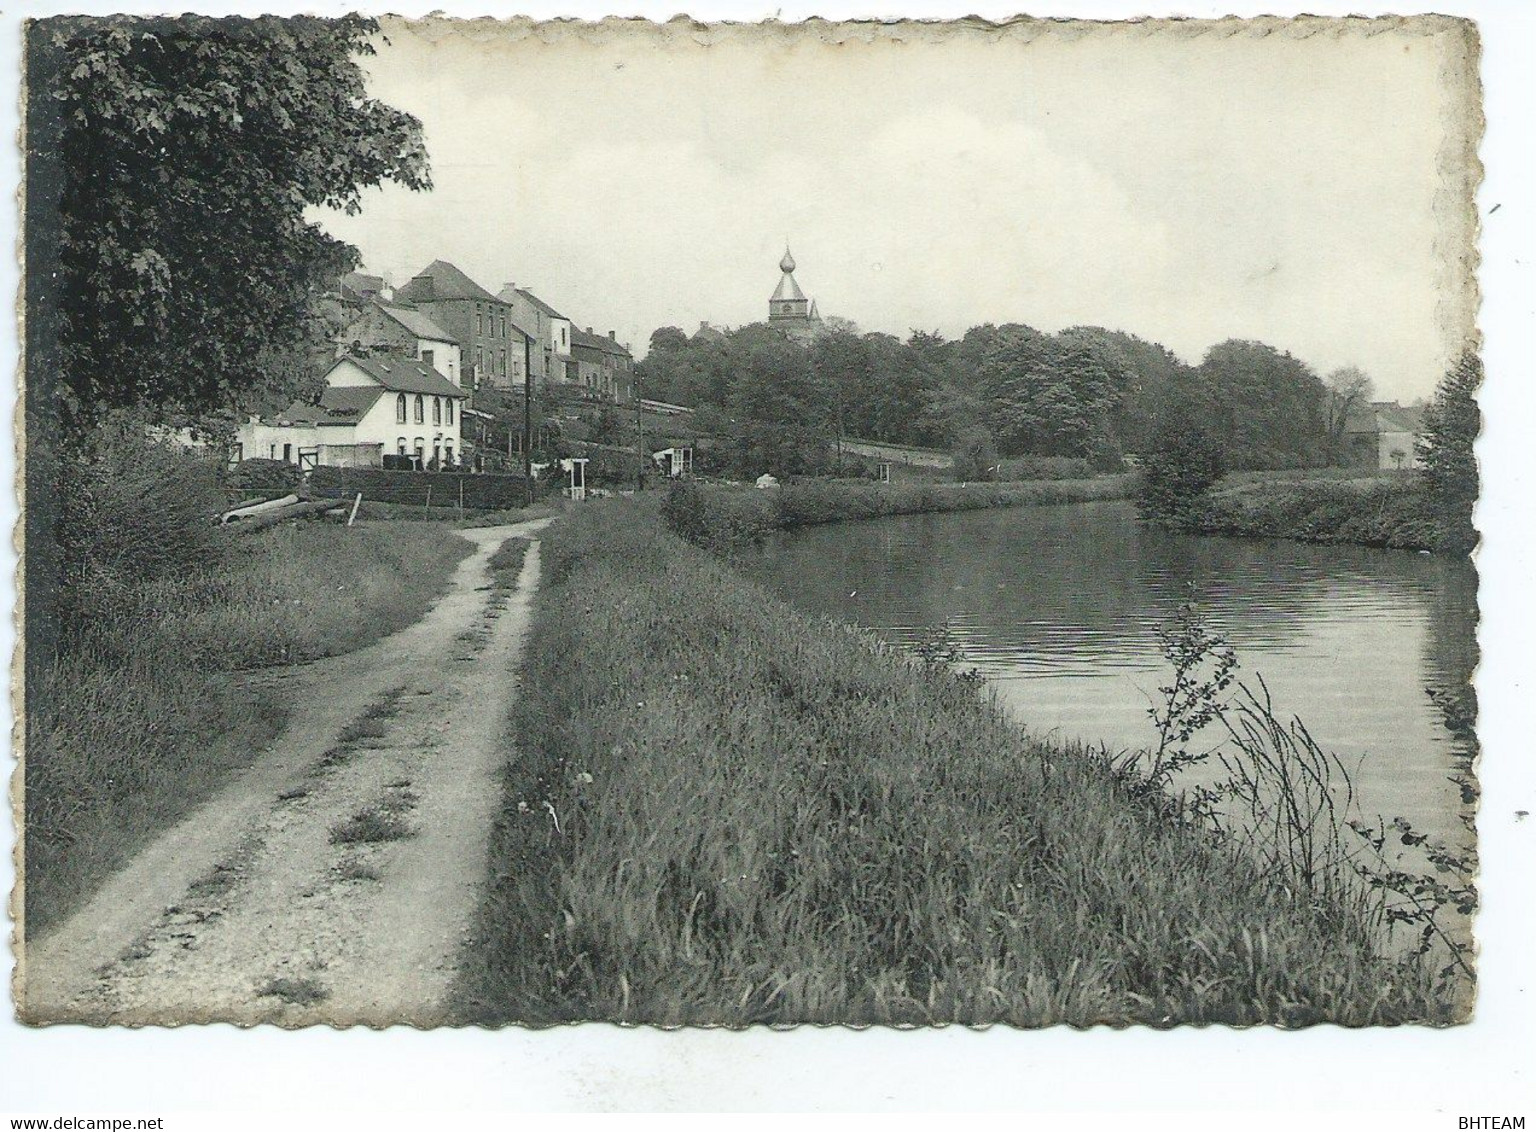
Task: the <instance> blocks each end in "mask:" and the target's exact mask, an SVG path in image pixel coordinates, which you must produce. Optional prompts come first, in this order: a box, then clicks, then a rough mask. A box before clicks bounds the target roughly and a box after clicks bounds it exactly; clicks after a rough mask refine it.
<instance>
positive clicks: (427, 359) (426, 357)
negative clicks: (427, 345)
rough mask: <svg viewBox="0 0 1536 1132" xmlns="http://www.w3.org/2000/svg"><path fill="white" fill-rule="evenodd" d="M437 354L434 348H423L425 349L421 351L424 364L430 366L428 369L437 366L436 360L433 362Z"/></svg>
mask: <svg viewBox="0 0 1536 1132" xmlns="http://www.w3.org/2000/svg"><path fill="white" fill-rule="evenodd" d="M435 356H436V355H435V352H434V351H432V350H423V351H422V352H421V360H422V363H423V364H424V365H426V367H427V368H428V369H433V368H435V366H436V363H435V362H433V360H432V359H433V357H435Z"/></svg>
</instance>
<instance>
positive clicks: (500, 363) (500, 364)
mask: <svg viewBox="0 0 1536 1132" xmlns="http://www.w3.org/2000/svg"><path fill="white" fill-rule="evenodd" d="M496 355H497V356H496V367H497V369H496V372H497V373H499V374H501V376H502V377H506V376H507V352H506V351H505V350H497V351H496Z"/></svg>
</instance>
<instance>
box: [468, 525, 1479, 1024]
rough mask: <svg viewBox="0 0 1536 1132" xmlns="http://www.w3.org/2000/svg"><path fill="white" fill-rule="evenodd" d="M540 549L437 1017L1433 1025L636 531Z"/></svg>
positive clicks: (620, 528)
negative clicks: (489, 823)
mask: <svg viewBox="0 0 1536 1132" xmlns="http://www.w3.org/2000/svg"><path fill="white" fill-rule="evenodd" d="M545 553H546V558H545V561H546V564H547V567H548V574H547V580H546V584H545V586H544V588H543V589H542V590H541V592H540V597H539V611H538V616H537V618H536V623H535V626H534V629H533V635H532V639H531V641H530V645H529V648H528V649H527V651H526V654H525V660H524V667H523V672H522V686H523V695H522V696H521V698H520V700H519V704H518V706H517V708H516V711H515V718H514V721H513V724H514V733H515V735H516V743H517V749H516V751H515V753H514V754H513V756H512V757H511V758H510V760H509V764H508V770H507V779H506V795H505V798H506V800H505V805H504V808H503V812H502V814H501V816H500V818H499V821H498V823H497V826H496V829H495V832H494V835H493V844H492V850H491V877H492V885H491V888H490V892H489V894H488V899H487V902H486V905H485V908H484V912H483V917H482V923H481V926H480V932H479V939H478V946H477V947H476V948H475V949H473V953H472V955H471V959H470V964H469V966H468V968H467V971H466V974H465V976H464V979H463V982H462V984H461V987H460V991H461V994H460V1001H461V1007H462V1010H463V1013H464V1015H465V1017H466V1018H467V1019H469V1020H473V1021H480V1022H524V1023H532V1024H545V1023H554V1022H562V1021H569V1020H574V1019H608V1020H620V1021H628V1022H648V1023H658V1024H684V1023H687V1024H723V1025H741V1024H748V1023H754V1022H767V1023H797V1022H836V1023H855V1024H858V1023H881V1024H908V1023H911V1024H928V1023H945V1022H962V1023H970V1024H978V1023H990V1022H1005V1023H1010V1024H1015V1025H1022V1026H1038V1025H1045V1024H1050V1023H1057V1022H1067V1023H1071V1024H1075V1025H1089V1024H1093V1023H1101V1022H1102V1023H1110V1024H1128V1023H1138V1022H1143V1023H1150V1024H1156V1025H1170V1024H1174V1023H1179V1022H1226V1023H1233V1024H1251V1023H1266V1022H1273V1023H1280V1024H1283V1025H1305V1024H1310V1023H1315V1022H1322V1021H1334V1022H1340V1023H1344V1024H1349V1025H1364V1024H1371V1023H1383V1022H1403V1021H1445V1020H1449V1019H1450V1018H1451V1017H1452V1015H1453V1013H1454V1009H1453V1007H1451V1006H1450V1005H1448V1004H1446V1003H1445V1002H1443V1001H1440V1000H1438V999H1437V998H1436V997H1435V994H1434V990H1433V987H1432V985H1431V982H1432V981H1431V979H1430V978H1429V977H1428V976H1427V975H1425V974H1424V973H1423V972H1421V971H1419V970H1418V969H1417V968H1415V967H1413V966H1411V965H1395V964H1393V963H1392V962H1390V961H1388V960H1386V959H1383V958H1382V957H1381V956H1380V955H1379V954H1378V953H1377V951H1376V947H1375V942H1376V941H1375V938H1374V936H1373V934H1372V932H1371V931H1370V928H1369V925H1367V924H1365V923H1363V922H1361V921H1360V920H1359V919H1357V918H1353V917H1351V916H1350V915H1349V914H1347V913H1348V910H1347V909H1343V910H1340V909H1336V908H1332V907H1328V906H1325V905H1324V904H1320V903H1319V902H1318V901H1316V900H1314V899H1311V898H1308V897H1306V896H1304V895H1302V894H1298V893H1297V892H1295V891H1294V890H1293V889H1290V888H1288V887H1287V886H1286V885H1284V884H1282V883H1278V882H1277V881H1276V880H1275V879H1273V878H1271V877H1270V876H1268V875H1266V872H1265V871H1264V869H1262V868H1261V867H1260V866H1259V865H1258V864H1257V863H1256V862H1255V861H1253V860H1252V859H1251V858H1250V857H1249V856H1247V855H1245V854H1243V853H1241V852H1238V851H1232V850H1229V849H1228V848H1226V847H1224V846H1223V845H1221V844H1220V843H1219V842H1218V841H1217V840H1216V839H1214V838H1211V837H1209V836H1206V835H1204V834H1202V833H1201V832H1200V831H1199V830H1197V829H1194V828H1191V827H1190V826H1188V825H1187V824H1183V823H1180V822H1178V821H1175V820H1170V817H1169V815H1168V813H1167V812H1166V809H1165V808H1164V807H1162V806H1160V805H1158V804H1157V803H1156V801H1155V800H1153V799H1151V798H1148V797H1147V796H1146V795H1145V793H1144V792H1141V791H1138V790H1136V789H1133V788H1132V787H1131V786H1130V785H1129V784H1128V783H1127V782H1126V781H1125V779H1124V778H1123V777H1121V776H1118V775H1116V773H1115V771H1114V768H1113V767H1112V766H1110V765H1109V763H1108V761H1107V760H1105V759H1103V758H1101V757H1097V756H1095V755H1093V754H1091V753H1087V752H1084V751H1083V750H1081V749H1079V748H1075V747H1070V746H1063V745H1059V744H1047V743H1042V742H1038V741H1034V740H1031V739H1029V738H1028V737H1027V736H1026V735H1025V734H1024V733H1023V732H1022V731H1021V730H1020V729H1019V728H1018V727H1017V726H1016V725H1015V724H1014V723H1013V722H1011V721H1010V720H1009V718H1008V717H1007V716H1006V715H1005V713H1004V712H1003V711H1002V710H1001V709H1000V708H999V707H998V706H997V705H996V704H995V703H993V702H992V701H991V700H990V699H988V698H987V697H986V695H985V694H984V693H983V692H981V691H979V690H978V689H977V687H976V685H975V682H974V681H970V680H967V679H964V678H957V677H954V676H952V675H951V674H950V673H949V672H948V671H947V669H945V668H944V667H943V666H942V665H941V664H936V663H934V662H932V661H929V660H924V659H922V658H917V657H913V656H911V655H909V654H906V653H903V652H900V651H897V650H894V649H891V648H888V647H885V646H882V645H881V644H880V643H878V642H877V641H876V640H874V639H872V638H871V637H870V636H868V635H867V634H865V633H862V632H860V631H858V630H855V629H853V628H850V627H846V626H843V625H840V624H837V623H834V622H831V621H821V620H815V619H812V618H809V617H806V616H803V615H801V614H799V613H797V612H795V611H793V610H791V609H790V608H789V607H787V606H785V605H783V604H782V603H780V602H778V601H776V600H774V599H773V598H771V597H769V596H768V595H767V594H766V593H764V592H763V591H762V590H760V589H759V588H757V587H756V586H754V585H752V584H750V583H748V582H747V581H745V580H744V579H743V578H741V577H740V576H738V575H736V574H734V573H733V572H731V571H730V570H729V569H728V568H727V567H726V566H725V565H723V564H722V563H721V562H719V561H718V560H716V559H714V558H712V557H710V556H709V555H707V554H705V553H703V552H701V551H700V550H697V549H695V548H693V547H690V546H688V545H686V544H685V543H684V542H682V541H681V540H679V539H677V538H674V537H672V536H671V535H669V534H667V533H666V532H665V531H663V530H661V529H658V527H657V525H656V524H655V522H654V520H653V518H652V516H651V514H650V513H649V512H648V511H647V510H645V509H643V508H640V507H638V506H636V505H635V504H633V503H631V502H621V501H615V502H613V503H600V504H593V505H589V506H587V507H585V508H583V509H581V510H580V511H579V512H578V513H576V514H575V515H573V516H572V517H571V518H570V519H569V520H568V521H567V522H566V523H564V524H562V526H561V527H559V528H557V529H555V530H552V531H551V532H550V533H549V535H548V536H547V538H546V541H545Z"/></svg>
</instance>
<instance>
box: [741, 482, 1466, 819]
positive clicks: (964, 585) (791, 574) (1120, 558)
mask: <svg viewBox="0 0 1536 1132" xmlns="http://www.w3.org/2000/svg"><path fill="white" fill-rule="evenodd" d="M747 570H748V572H749V573H751V574H753V575H754V576H755V577H756V578H757V579H758V580H759V581H760V582H762V583H764V584H766V585H767V586H769V588H771V589H772V590H774V591H775V592H777V593H779V594H780V595H781V596H783V597H784V598H786V599H788V600H789V601H790V602H791V603H793V604H795V605H797V606H799V607H800V608H802V609H805V610H809V611H811V612H815V613H825V614H830V615H832V616H835V617H839V618H842V619H845V620H848V621H851V622H854V623H857V624H859V625H863V626H866V627H869V628H871V629H874V630H876V631H877V632H879V633H880V634H882V635H883V636H885V637H887V638H889V639H891V640H893V641H897V642H901V643H912V642H913V641H915V640H917V639H919V638H921V637H923V636H924V635H925V634H929V633H931V632H932V631H933V629H934V627H935V626H942V625H944V624H946V623H947V624H948V625H949V628H950V633H951V637H952V639H953V641H954V642H955V643H956V644H958V645H959V647H960V648H961V649H962V650H964V653H965V662H964V663H965V665H966V666H970V667H975V668H977V669H979V670H980V671H981V673H982V674H983V675H984V676H985V677H986V678H987V679H988V680H989V681H990V682H991V684H992V685H993V686H994V687H995V688H996V689H997V690H998V693H999V695H1000V698H1001V699H1002V701H1003V702H1004V703H1005V704H1006V705H1007V706H1008V707H1009V708H1010V709H1011V710H1012V711H1013V712H1014V714H1015V715H1016V716H1017V718H1018V719H1019V720H1020V721H1021V722H1023V723H1024V724H1025V725H1026V726H1027V727H1028V728H1029V729H1030V730H1031V731H1032V732H1034V733H1036V734H1040V735H1045V734H1054V735H1057V736H1060V737H1063V738H1068V739H1079V740H1082V741H1084V742H1088V743H1093V744H1100V743H1102V744H1106V745H1107V746H1109V747H1110V748H1111V749H1112V750H1125V749H1137V748H1144V747H1146V746H1149V745H1151V744H1154V743H1155V733H1154V730H1153V725H1152V723H1151V721H1150V719H1149V718H1148V715H1147V708H1148V706H1149V704H1150V703H1151V702H1152V699H1153V697H1155V696H1156V695H1157V688H1158V686H1159V685H1160V684H1163V683H1165V682H1166V679H1167V677H1168V676H1169V675H1170V669H1169V667H1168V665H1167V662H1166V661H1165V660H1164V659H1163V657H1162V655H1161V653H1160V651H1159V645H1158V639H1157V636H1156V629H1157V627H1158V626H1159V625H1160V624H1162V623H1165V622H1167V621H1168V619H1169V618H1170V617H1171V616H1172V615H1173V614H1174V613H1175V611H1176V610H1177V608H1178V606H1179V603H1180V602H1181V601H1182V600H1183V599H1184V598H1185V596H1186V595H1187V594H1189V593H1190V592H1191V589H1192V592H1193V594H1194V596H1195V598H1196V601H1197V603H1198V605H1199V606H1200V607H1201V608H1202V609H1203V610H1204V612H1205V614H1206V616H1207V617H1208V619H1209V621H1210V623H1211V624H1212V625H1213V627H1215V628H1216V629H1217V630H1218V631H1219V632H1221V633H1222V634H1223V635H1224V636H1225V637H1226V638H1227V639H1228V640H1229V641H1230V642H1231V644H1232V645H1233V646H1234V647H1235V649H1236V652H1237V656H1238V660H1239V662H1240V665H1241V668H1240V670H1239V676H1240V678H1242V679H1243V680H1245V681H1247V682H1250V683H1252V682H1253V681H1254V678H1255V677H1256V676H1258V675H1262V676H1263V678H1264V680H1265V682H1266V683H1267V685H1268V687H1269V689H1270V692H1271V694H1272V695H1273V699H1274V704H1275V709H1276V714H1279V715H1283V716H1285V717H1287V718H1288V717H1289V716H1291V715H1296V716H1299V717H1300V718H1301V719H1302V720H1303V721H1304V722H1305V724H1306V726H1307V727H1308V729H1309V730H1310V731H1311V733H1312V734H1313V736H1314V737H1315V738H1316V739H1317V741H1318V743H1319V744H1320V745H1321V746H1322V747H1324V748H1325V749H1328V750H1332V751H1333V752H1335V753H1336V754H1338V755H1339V756H1341V758H1343V759H1344V760H1345V762H1346V764H1348V765H1350V766H1351V767H1355V766H1358V770H1357V771H1356V772H1355V779H1356V783H1355V784H1356V790H1357V794H1358V798H1359V801H1360V806H1361V810H1362V811H1363V812H1364V813H1365V814H1367V815H1371V816H1374V815H1376V814H1384V815H1386V816H1388V817H1391V816H1402V817H1404V818H1407V819H1408V820H1409V821H1410V822H1412V823H1413V824H1414V825H1415V826H1416V827H1418V828H1420V829H1421V830H1423V831H1425V832H1428V833H1430V834H1431V835H1433V836H1435V837H1436V838H1437V839H1442V840H1452V841H1460V840H1461V833H1462V831H1461V827H1460V824H1459V822H1458V820H1457V816H1456V815H1457V812H1458V805H1459V795H1458V791H1457V789H1456V788H1455V787H1454V786H1453V785H1452V784H1451V783H1450V782H1448V781H1447V777H1448V776H1449V775H1451V774H1453V773H1456V772H1458V771H1462V770H1464V769H1465V767H1466V765H1467V759H1468V757H1469V755H1470V753H1471V752H1470V750H1469V749H1468V746H1467V744H1465V743H1464V742H1462V741H1458V740H1457V739H1456V738H1454V737H1453V736H1452V734H1451V733H1450V732H1449V731H1448V730H1447V728H1446V726H1445V725H1444V722H1443V719H1442V716H1441V714H1440V712H1439V710H1438V709H1437V708H1436V707H1435V705H1434V703H1433V702H1432V701H1431V700H1430V698H1429V696H1428V695H1427V694H1426V692H1425V689H1426V688H1428V687H1435V688H1444V687H1456V686H1458V685H1460V684H1464V683H1465V682H1466V680H1467V679H1468V678H1469V676H1470V674H1471V672H1472V669H1473V666H1474V664H1475V660H1476V641H1475V629H1476V624H1475V619H1476V600H1477V598H1476V595H1477V583H1476V576H1475V573H1474V571H1473V569H1472V567H1471V565H1470V564H1469V563H1467V562H1465V561H1460V560H1450V559H1444V558H1439V557H1432V556H1429V555H1419V554H1412V553H1407V552H1403V551H1382V550H1372V549H1369V548H1365V547H1348V546H1311V545H1306V544H1302V543H1294V542H1286V541H1282V540H1246V539H1229V538H1211V537H1195V536H1183V535H1173V534H1169V533H1167V532H1163V531H1158V530H1154V529H1150V528H1147V527H1144V526H1142V525H1140V524H1138V523H1137V522H1136V519H1135V513H1134V510H1133V508H1132V506H1131V505H1130V504H1129V503H1125V502H1120V501H1114V502H1103V503H1088V504H1074V505H1069V506H1054V507H1017V508H1007V509H1000V510H991V511H972V512H960V513H950V514H932V515H912V516H903V517H899V518H892V519H881V520H875V521H871V522H855V523H839V524H832V525H829V526H822V527H808V528H802V529H799V530H794V531H787V532H781V533H779V534H777V535H775V536H774V537H773V538H772V539H771V540H770V542H769V544H768V545H767V546H766V547H765V548H764V550H763V552H762V553H761V554H760V555H758V556H756V557H755V558H753V559H751V560H750V561H749V562H748V564H747Z"/></svg>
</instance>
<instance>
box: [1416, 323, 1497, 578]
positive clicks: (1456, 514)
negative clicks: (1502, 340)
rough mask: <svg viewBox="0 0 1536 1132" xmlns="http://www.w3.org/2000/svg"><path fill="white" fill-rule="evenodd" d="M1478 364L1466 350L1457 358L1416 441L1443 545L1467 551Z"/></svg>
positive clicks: (1473, 498) (1474, 485)
mask: <svg viewBox="0 0 1536 1132" xmlns="http://www.w3.org/2000/svg"><path fill="white" fill-rule="evenodd" d="M1482 383H1483V363H1482V359H1481V358H1479V357H1478V356H1477V355H1476V354H1474V353H1472V352H1471V351H1468V352H1466V353H1464V354H1463V355H1462V356H1461V357H1460V358H1458V359H1457V360H1456V363H1455V365H1453V366H1452V367H1451V369H1450V372H1448V373H1447V374H1446V375H1445V377H1444V378H1443V379H1442V380H1441V382H1440V386H1439V388H1438V389H1436V390H1435V396H1434V399H1433V400H1432V401H1430V403H1429V407H1428V408H1426V409H1425V410H1424V438H1423V439H1422V440H1421V441H1420V442H1419V444H1418V453H1419V461H1420V463H1421V465H1422V471H1421V473H1420V474H1421V476H1422V477H1423V481H1424V486H1425V488H1426V490H1427V493H1428V495H1429V498H1430V504H1431V506H1432V507H1433V509H1434V512H1435V517H1436V520H1437V522H1438V523H1439V525H1440V530H1441V542H1442V549H1444V550H1449V551H1452V552H1454V553H1459V554H1469V553H1471V551H1472V548H1473V547H1474V546H1476V545H1477V530H1476V528H1474V527H1473V526H1472V509H1473V508H1474V507H1475V506H1476V505H1477V494H1478V473H1477V456H1476V455H1475V454H1474V452H1473V446H1474V445H1475V444H1476V443H1477V434H1478V432H1479V431H1480V430H1481V428H1482V415H1481V413H1480V412H1479V411H1478V407H1477V390H1478V387H1479V386H1481V385H1482Z"/></svg>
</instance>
